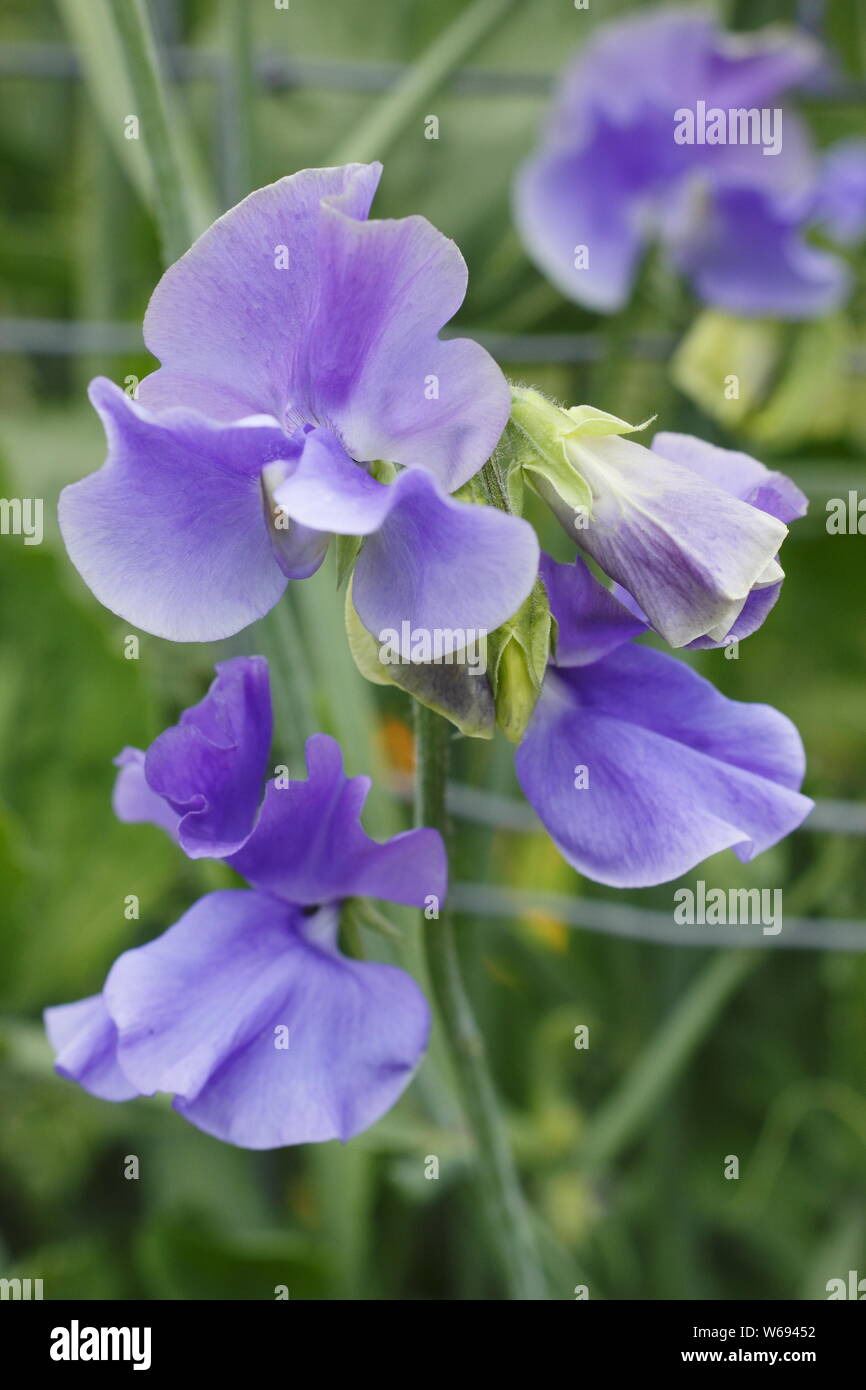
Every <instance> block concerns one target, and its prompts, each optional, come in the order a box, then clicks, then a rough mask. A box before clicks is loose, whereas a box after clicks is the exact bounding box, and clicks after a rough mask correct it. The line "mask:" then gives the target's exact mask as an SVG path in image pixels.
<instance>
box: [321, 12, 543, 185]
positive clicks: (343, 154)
mask: <svg viewBox="0 0 866 1390" xmlns="http://www.w3.org/2000/svg"><path fill="white" fill-rule="evenodd" d="M515 3H516V0H473V2H472V4H470V5H468V6H467V8H466V9H464V10H462V11H461V13H460V14H459V15H458V16H457V18H456V19H455V20H454V22H453V23H452V24H449V26H448V28H447V29H445V30H444V31H443V32H442V33H441V34H440V35H439V36H438V38H437V39H436V40H435V41H434V42H433V43H432V44H431V45H430V47H429V48H428V49H427V51H426V53H424V54H422V56H421V57H420V58H419V59H418V61H417V63H413V64H412V65H411V67H409V68H407V69H406V73H405V75H404V76H403V77H402V78H401V79H400V80H399V82H397V83H396V84H395V85H394V86H393V87H392V88H391V90H390V91H389V92H388V94H387V96H386V97H385V98H384V99H383V100H382V101H381V102H380V103H379V105H378V106H376V107H375V108H374V110H373V112H372V113H371V115H370V116H368V118H367V120H366V121H362V122H361V123H360V125H359V126H358V127H357V129H356V130H355V131H353V132H352V134H351V135H348V136H347V137H346V139H345V140H344V141H343V143H342V144H341V145H340V147H339V149H338V150H336V151H335V152H334V154H333V156H332V158H331V163H332V164H349V163H352V162H353V161H357V162H358V163H359V164H366V163H367V162H368V161H369V160H371V159H384V157H385V155H386V154H387V153H388V150H389V149H390V148H391V146H392V145H393V143H394V141H395V140H396V139H398V137H399V136H400V135H401V134H402V132H403V130H404V128H405V127H406V126H407V125H408V123H409V121H410V120H412V118H413V116H416V115H417V114H418V111H419V110H420V109H421V107H422V105H423V103H424V102H425V101H426V100H427V98H428V97H430V96H432V95H433V93H434V92H436V91H438V90H439V88H440V87H441V86H442V85H443V83H445V82H447V80H448V78H449V77H450V76H451V74H452V73H453V72H454V71H455V69H456V68H458V67H459V66H460V64H461V63H463V62H465V60H466V59H467V58H468V57H469V55H470V54H471V53H472V52H473V51H474V49H475V48H477V47H478V45H479V44H480V43H481V42H482V41H483V40H484V39H485V38H486V37H487V35H488V34H489V33H490V32H491V30H493V29H495V27H496V25H497V24H498V23H499V21H500V20H502V19H504V18H505V16H506V15H507V14H508V11H509V10H511V9H513V8H514V5H515Z"/></svg>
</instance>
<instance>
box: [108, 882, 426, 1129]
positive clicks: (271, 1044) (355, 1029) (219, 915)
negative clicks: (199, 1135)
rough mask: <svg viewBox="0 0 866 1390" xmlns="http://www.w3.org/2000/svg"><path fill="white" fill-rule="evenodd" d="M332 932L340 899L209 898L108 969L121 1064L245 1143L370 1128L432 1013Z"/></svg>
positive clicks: (392, 1095)
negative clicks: (309, 906)
mask: <svg viewBox="0 0 866 1390" xmlns="http://www.w3.org/2000/svg"><path fill="white" fill-rule="evenodd" d="M336 935H337V916H336V912H335V911H333V910H332V909H322V910H320V911H319V912H317V913H314V914H312V915H310V916H308V915H305V914H304V913H302V912H300V911H299V910H298V909H296V908H291V907H289V906H288V905H286V904H284V903H281V902H278V901H276V900H275V899H274V898H271V897H269V896H267V895H265V894H260V893H251V892H244V891H225V892H218V893H211V894H209V895H208V896H207V897H205V898H202V899H201V901H200V902H198V903H196V904H195V906H194V907H192V908H191V909H190V911H189V912H187V913H186V914H185V915H184V916H183V917H182V918H181V919H180V921H179V922H177V923H176V924H175V925H174V926H173V927H171V928H170V929H169V930H168V931H167V932H165V933H164V934H163V935H162V936H161V937H159V938H158V939H157V940H156V941H152V942H150V943H149V944H148V945H147V946H142V947H140V948H139V949H137V950H133V951H127V952H126V954H125V955H123V956H121V957H120V959H119V960H118V961H117V962H116V963H115V965H114V967H113V969H112V971H111V973H110V975H109V978H108V981H107V983H106V988H105V998H106V1002H107V1007H108V1010H109V1012H110V1015H111V1018H112V1020H113V1021H114V1024H115V1026H116V1028H117V1032H118V1037H119V1043H118V1057H119V1060H120V1063H121V1065H122V1067H123V1071H124V1073H125V1074H126V1075H128V1076H129V1077H130V1078H132V1080H133V1081H134V1083H135V1085H136V1086H137V1087H138V1089H139V1090H140V1091H141V1092H142V1093H144V1094H148V1095H150V1094H153V1093H154V1092H156V1091H167V1092H169V1093H170V1094H172V1095H174V1096H175V1101H174V1105H175V1108H176V1109H177V1110H178V1111H179V1112H180V1113H181V1114H182V1115H184V1116H185V1117H186V1118H187V1119H188V1120H190V1121H191V1122H192V1123H193V1124H194V1125H197V1126H198V1128H199V1129H203V1130H205V1131H206V1133H208V1134H213V1135H215V1136H216V1137H217V1138H218V1139H222V1140H224V1141H226V1142H227V1143H231V1144H237V1145H240V1146H242V1147H244V1148H251V1149H269V1148H276V1147H278V1146H281V1145H286V1144H301V1143H311V1142H316V1141H320V1140H326V1139H343V1140H345V1139H349V1138H350V1137H351V1136H352V1135H353V1134H357V1133H358V1131H359V1130H362V1129H365V1128H366V1127H367V1126H368V1125H371V1124H373V1123H374V1121H376V1120H377V1119H378V1118H379V1117H380V1115H382V1114H384V1112H385V1111H386V1110H388V1109H389V1108H390V1106H391V1105H393V1104H394V1102H395V1101H396V1099H397V1098H398V1096H399V1095H400V1093H401V1092H402V1091H403V1090H404V1088H405V1087H406V1085H407V1084H408V1082H409V1081H410V1079H411V1077H412V1074H413V1071H414V1069H415V1068H416V1066H417V1065H418V1062H419V1061H420V1058H421V1055H422V1053H423V1051H424V1048H425V1047H426V1044H427V1036H428V1032H429V1013H428V1009H427V1004H426V1001H425V1000H424V996H423V995H422V993H421V991H420V990H419V988H418V986H417V985H416V984H415V982H414V980H412V978H411V977H410V976H409V975H406V974H405V973H404V972H403V971H402V970H398V969H396V968H395V967H394V966H390V965H380V964H377V963H374V962H367V961H357V960H350V959H348V958H346V957H344V956H342V955H341V954H340V952H339V950H338V949H337V944H336ZM285 1030H288V1031H287V1032H286V1031H285ZM282 1042H287V1043H288V1045H287V1046H281V1045H280V1044H281V1043H282Z"/></svg>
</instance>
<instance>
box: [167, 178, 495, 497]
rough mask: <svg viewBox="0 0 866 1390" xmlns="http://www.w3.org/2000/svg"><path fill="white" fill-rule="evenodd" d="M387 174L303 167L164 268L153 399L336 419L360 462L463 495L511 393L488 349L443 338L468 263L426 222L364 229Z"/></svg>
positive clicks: (288, 419) (223, 412)
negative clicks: (419, 471) (413, 473)
mask: <svg viewBox="0 0 866 1390" xmlns="http://www.w3.org/2000/svg"><path fill="white" fill-rule="evenodd" d="M380 174H381V165H378V164H371V165H358V164H350V165H346V166H345V167H343V168H338V169H307V170H304V171H303V172H301V173H299V174H294V175H291V176H290V177H289V178H285V179H281V180H280V181H279V182H278V183H275V184H271V185H270V186H269V187H267V188H262V189H259V190H258V191H257V192H256V193H252V194H251V195H250V196H249V197H248V198H246V199H245V200H244V201H243V202H242V203H240V204H239V205H238V206H237V207H236V208H232V209H231V211H230V212H227V213H226V214H225V215H224V216H223V217H221V218H220V219H219V220H218V221H217V222H215V223H214V225H213V226H212V227H210V228H209V229H208V231H207V232H205V233H204V235H203V236H202V237H200V238H199V240H198V241H197V242H196V243H195V245H194V246H193V247H191V249H190V250H189V251H188V252H187V253H186V255H185V256H183V257H182V258H181V259H180V260H179V261H178V262H177V263H176V264H175V265H174V266H172V267H171V268H170V269H169V270H168V271H166V273H165V275H164V276H163V278H162V280H161V281H160V283H159V285H158V286H157V288H156V290H155V292H154V295H153V298H152V299H151V303H150V306H149V308H148V312H147V317H146V319H145V340H146V342H147V345H148V347H149V348H150V350H151V352H153V353H154V354H155V355H156V356H157V357H158V358H159V359H160V361H161V362H162V367H161V369H160V370H159V371H158V372H157V373H155V374H154V375H153V376H152V377H149V378H148V379H147V380H146V381H144V382H142V385H141V399H142V400H143V401H144V402H146V403H147V404H151V405H156V406H164V405H166V404H186V405H194V406H196V407H198V408H199V409H201V410H202V411H203V412H204V413H206V414H209V415H215V416H216V417H217V418H220V419H225V420H235V419H238V418H239V417H241V416H244V415H249V414H251V413H259V412H264V413H267V414H270V415H274V416H276V418H277V419H278V420H280V421H281V422H283V423H286V424H287V425H294V424H314V425H324V426H326V427H327V428H328V429H330V430H332V431H333V432H334V433H335V434H336V435H337V436H338V437H339V439H340V440H341V442H342V444H343V445H344V447H345V448H346V450H347V451H348V453H349V454H350V456H351V457H352V458H354V459H358V460H362V461H372V460H374V459H379V458H383V459H388V460H390V461H392V462H395V463H400V464H404V465H407V466H416V467H421V468H426V469H429V470H430V471H431V472H433V473H435V474H436V475H437V477H438V478H439V480H440V482H441V483H442V484H443V486H444V487H445V488H446V489H447V490H448V491H452V490H453V489H454V488H456V487H459V486H460V484H461V483H463V482H465V481H467V480H468V479H469V478H470V477H471V476H472V475H473V474H474V473H475V472H477V470H478V469H479V468H480V467H481V465H482V464H483V463H484V461H485V459H486V458H487V457H488V455H489V454H490V453H491V452H492V450H493V448H494V446H495V444H496V442H497V440H498V438H499V435H500V434H501V432H502V430H503V428H504V426H505V421H506V419H507V417H508V387H507V384H506V382H505V379H504V377H503V376H502V373H501V372H500V371H499V368H498V367H497V366H496V364H495V362H494V361H493V359H492V358H491V357H490V356H489V355H488V353H486V352H485V350H484V349H483V348H482V347H480V346H479V344H477V343H474V342H472V341H470V340H468V339H452V340H449V341H440V339H439V336H438V335H439V331H440V330H441V328H442V327H443V326H444V325H445V324H446V323H447V322H448V321H449V320H450V319H451V318H452V317H453V315H454V314H455V313H456V311H457V309H459V307H460V305H461V304H462V302H463V299H464V296H465V293H466V279H467V272H466V265H465V263H464V261H463V257H462V256H461V255H460V252H459V250H458V249H457V247H456V246H455V244H454V243H453V242H452V241H449V240H448V238H447V237H445V236H443V235H442V233H441V232H439V231H437V230H436V228H435V227H433V226H432V225H431V224H430V223H429V222H427V221H426V219H425V218H423V217H406V218H401V219H399V220H392V221H372V222H368V221H367V220H366V218H367V213H368V211H369V206H370V202H371V201H372V197H373V194H374V192H375V188H376V185H377V183H378V180H379V176H380Z"/></svg>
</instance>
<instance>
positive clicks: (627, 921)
mask: <svg viewBox="0 0 866 1390" xmlns="http://www.w3.org/2000/svg"><path fill="white" fill-rule="evenodd" d="M448 901H449V904H450V905H451V906H452V907H455V908H456V909H457V911H458V912H466V913H473V914H474V915H475V916H480V917H521V916H523V915H524V914H525V913H526V912H529V911H533V910H534V911H540V912H544V913H545V914H547V915H549V916H551V917H553V918H555V919H556V921H558V922H562V923H564V924H565V926H568V927H574V928H583V929H585V930H588V931H596V932H602V933H603V934H605V935H606V936H616V937H621V938H624V939H627V940H631V941H649V942H653V943H654V944H657V945H664V946H699V947H700V946H704V947H707V946H746V947H752V948H756V949H765V950H773V949H791V948H792V947H797V948H800V949H802V950H810V951H814V950H818V951H866V922H857V921H846V920H843V919H840V918H828V919H826V920H824V919H821V918H809V917H792V918H784V917H783V920H782V930H781V931H780V932H779V934H778V935H777V936H765V935H764V932H763V928H762V927H761V926H760V925H751V924H750V925H743V926H715V925H704V926H681V925H679V924H678V923H677V922H675V921H674V920H673V905H672V907H671V912H670V913H667V912H660V911H658V910H657V909H652V908H645V907H630V906H629V905H628V904H627V903H618V902H617V903H610V902H605V901H603V900H601V899H596V898H576V897H573V896H571V895H569V894H566V893H548V892H541V891H532V890H530V889H519V888H498V887H496V886H495V885H493V884H489V883H456V884H454V886H453V887H452V888H451V891H450V893H449V898H448Z"/></svg>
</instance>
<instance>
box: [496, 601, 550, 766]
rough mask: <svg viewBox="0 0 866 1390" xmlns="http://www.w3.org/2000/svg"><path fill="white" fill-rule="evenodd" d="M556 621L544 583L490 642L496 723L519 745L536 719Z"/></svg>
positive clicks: (497, 631) (499, 629)
mask: <svg viewBox="0 0 866 1390" xmlns="http://www.w3.org/2000/svg"><path fill="white" fill-rule="evenodd" d="M554 627H555V621H554V619H553V617H552V616H551V612H550V604H549V603H548V600H547V592H546V590H545V588H544V585H543V584H542V583H541V581H540V580H538V581H536V583H535V586H534V588H533V590H532V593H531V594H530V595H529V597H528V598H527V599H526V601H525V602H524V604H523V606H522V607H521V608H520V609H519V610H518V612H517V613H515V615H514V617H513V618H511V619H510V620H509V621H508V622H507V623H503V625H502V627H499V628H497V629H496V631H495V632H494V633H491V635H490V637H488V639H487V652H488V660H489V668H488V669H489V674H490V681H491V684H492V686H493V694H494V700H495V702H496V722H497V724H498V725H499V727H500V729H501V730H502V731H503V733H504V734H505V736H506V738H508V739H510V741H511V742H512V743H519V742H520V740H521V738H522V737H523V735H524V733H525V732H526V727H527V725H528V723H529V721H530V719H531V718H532V712H533V710H534V709H535V705H536V701H537V700H538V696H539V694H540V693H541V683H542V681H543V680H544V673H545V671H546V670H547V663H548V660H549V658H550V647H551V638H552V636H553V631H554Z"/></svg>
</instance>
